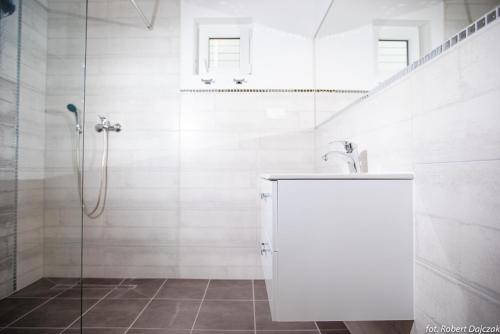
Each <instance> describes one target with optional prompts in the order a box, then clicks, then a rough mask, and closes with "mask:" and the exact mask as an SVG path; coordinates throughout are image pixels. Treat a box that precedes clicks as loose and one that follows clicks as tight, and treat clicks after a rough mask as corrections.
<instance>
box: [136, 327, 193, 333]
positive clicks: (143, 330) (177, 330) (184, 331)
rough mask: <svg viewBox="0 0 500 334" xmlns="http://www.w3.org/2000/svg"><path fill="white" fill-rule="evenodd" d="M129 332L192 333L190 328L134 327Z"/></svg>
mask: <svg viewBox="0 0 500 334" xmlns="http://www.w3.org/2000/svg"><path fill="white" fill-rule="evenodd" d="M127 334H191V330H189V329H145V328H142V329H136V328H132V329H131V330H129V331H128V333H127Z"/></svg>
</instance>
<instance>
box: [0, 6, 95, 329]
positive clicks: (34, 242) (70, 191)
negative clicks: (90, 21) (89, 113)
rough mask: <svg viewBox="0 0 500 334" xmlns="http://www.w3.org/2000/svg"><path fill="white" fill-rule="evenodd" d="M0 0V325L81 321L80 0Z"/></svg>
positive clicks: (83, 9)
mask: <svg viewBox="0 0 500 334" xmlns="http://www.w3.org/2000/svg"><path fill="white" fill-rule="evenodd" d="M0 2H1V3H0V4H1V6H0V9H1V19H0V145H1V146H2V147H1V153H0V185H1V189H0V299H1V300H0V311H2V312H0V329H2V328H4V327H18V328H19V327H22V328H30V327H44V328H47V327H50V328H57V329H62V330H64V329H65V328H69V327H72V328H80V327H81V326H80V323H81V315H82V306H83V302H82V292H83V284H81V283H82V282H81V276H82V274H81V273H82V229H83V217H82V211H83V210H82V200H81V198H82V196H81V193H82V187H81V184H82V179H83V175H82V173H81V172H79V166H81V165H82V164H83V162H82V161H83V134H84V131H83V126H84V111H85V68H86V66H85V59H86V40H87V38H86V37H87V7H88V6H87V0H73V1H67V0H0ZM35 301H36V303H35ZM3 311H5V312H3Z"/></svg>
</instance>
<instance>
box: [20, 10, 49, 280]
mask: <svg viewBox="0 0 500 334" xmlns="http://www.w3.org/2000/svg"><path fill="white" fill-rule="evenodd" d="M22 4H23V8H22V9H23V12H22V35H21V36H22V38H21V72H20V73H21V80H20V83H21V86H20V91H19V94H20V96H19V157H18V159H19V160H18V205H17V207H18V210H17V215H18V216H17V288H18V289H21V288H23V287H25V286H26V285H28V284H30V283H32V282H34V281H36V280H37V279H39V278H41V277H42V276H43V215H44V190H43V184H44V183H43V180H44V168H45V159H44V158H45V157H44V150H45V93H46V85H45V77H46V73H47V65H46V64H47V24H48V13H47V8H46V7H45V5H44V4H43V3H42V2H39V1H37V0H32V1H23V3H22Z"/></svg>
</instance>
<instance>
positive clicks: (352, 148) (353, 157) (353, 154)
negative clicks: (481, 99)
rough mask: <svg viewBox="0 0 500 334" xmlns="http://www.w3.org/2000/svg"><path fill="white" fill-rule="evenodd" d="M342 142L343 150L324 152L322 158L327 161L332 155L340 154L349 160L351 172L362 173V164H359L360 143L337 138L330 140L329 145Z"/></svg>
mask: <svg viewBox="0 0 500 334" xmlns="http://www.w3.org/2000/svg"><path fill="white" fill-rule="evenodd" d="M333 144H340V145H342V150H332V151H328V152H326V153H325V154H323V156H322V158H323V160H325V161H328V159H329V157H330V155H338V156H341V157H343V158H344V159H346V160H347V163H348V165H349V171H350V172H351V173H360V172H361V166H360V164H359V154H358V145H356V144H354V143H352V142H350V141H346V140H335V141H332V142H329V143H328V145H333Z"/></svg>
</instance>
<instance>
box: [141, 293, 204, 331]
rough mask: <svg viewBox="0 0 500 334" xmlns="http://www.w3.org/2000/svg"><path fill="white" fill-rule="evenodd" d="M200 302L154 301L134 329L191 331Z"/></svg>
mask: <svg viewBox="0 0 500 334" xmlns="http://www.w3.org/2000/svg"><path fill="white" fill-rule="evenodd" d="M200 303H201V301H189V300H163V299H155V300H153V301H152V302H151V304H149V305H148V307H147V308H146V309H145V310H144V312H143V313H142V314H141V316H140V317H139V319H137V321H136V322H135V324H134V326H133V327H134V328H166V329H191V327H192V326H193V323H194V320H195V318H196V313H197V312H198V308H199V306H200Z"/></svg>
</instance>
